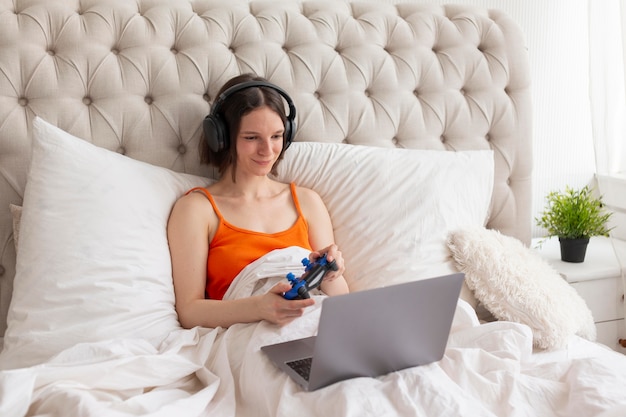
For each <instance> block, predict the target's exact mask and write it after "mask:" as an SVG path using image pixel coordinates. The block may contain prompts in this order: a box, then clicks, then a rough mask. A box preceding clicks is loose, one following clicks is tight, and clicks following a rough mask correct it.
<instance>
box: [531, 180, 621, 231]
mask: <svg viewBox="0 0 626 417" xmlns="http://www.w3.org/2000/svg"><path fill="white" fill-rule="evenodd" d="M546 200H547V201H546V206H545V209H544V211H543V212H542V213H541V217H539V218H536V219H535V220H536V222H537V225H538V226H540V227H542V228H544V229H546V230H547V232H548V236H558V237H561V238H566V239H580V238H589V237H592V236H608V235H609V231H610V230H611V229H609V228H607V223H608V221H609V218H610V217H611V215H612V214H613V213H611V212H607V211H605V210H604V206H603V204H602V197H598V198H596V197H594V196H593V190H592V189H591V188H589V186H585V187H583V188H581V189H580V190H575V189H572V188H570V187H565V191H564V192H558V191H552V192H550V193H548V196H547V197H546Z"/></svg>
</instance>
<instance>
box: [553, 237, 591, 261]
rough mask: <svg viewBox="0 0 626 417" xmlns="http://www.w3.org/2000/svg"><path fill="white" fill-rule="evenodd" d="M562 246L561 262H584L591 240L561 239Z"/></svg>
mask: <svg viewBox="0 0 626 417" xmlns="http://www.w3.org/2000/svg"><path fill="white" fill-rule="evenodd" d="M559 243H560V244H561V260H562V261H563V262H576V263H580V262H584V261H585V254H586V253H587V245H588V244H589V238H581V239H566V238H562V237H560V238H559Z"/></svg>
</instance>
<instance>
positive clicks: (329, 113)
mask: <svg viewBox="0 0 626 417" xmlns="http://www.w3.org/2000/svg"><path fill="white" fill-rule="evenodd" d="M241 72H255V73H257V74H259V75H262V76H265V77H267V78H269V79H270V80H271V81H272V82H275V83H277V84H279V85H281V86H282V87H283V88H285V89H286V90H287V91H288V92H289V94H290V95H291V97H292V98H293V100H294V102H295V104H296V106H297V109H298V113H297V126H298V131H297V135H296V140H297V141H324V142H345V143H350V144H364V145H373V146H381V147H404V148H421V149H446V150H451V151H455V150H467V149H488V148H491V149H493V150H494V151H495V157H496V160H495V165H496V183H495V187H494V195H493V203H492V213H491V218H490V221H489V224H488V226H489V227H491V228H496V229H499V230H500V231H502V232H503V233H506V234H509V235H513V236H516V237H518V238H520V239H521V240H523V241H524V242H529V241H530V228H531V201H530V196H531V192H530V191H531V190H530V187H531V184H530V177H531V166H532V161H531V158H532V152H531V104H530V86H529V67H528V57H527V51H526V47H525V43H524V37H523V34H522V33H521V31H520V29H519V28H518V26H517V25H516V24H515V23H514V22H513V21H511V19H510V18H509V17H508V16H506V15H505V14H503V13H502V12H500V11H497V10H483V9H475V8H468V7H461V6H453V5H450V6H445V7H438V6H432V5H423V4H419V3H406V4H398V5H390V4H383V3H377V2H367V3H346V2H341V1H336V0H332V1H331V0H329V1H326V2H321V1H310V2H304V3H302V4H300V3H298V2H295V1H288V2H279V1H265V2H260V1H259V2H257V1H253V2H251V3H250V4H248V2H247V1H235V0H230V1H228V2H225V1H222V0H135V1H128V0H74V1H68V0H0V251H1V252H0V255H1V258H0V335H1V334H3V333H4V329H5V321H6V313H7V309H8V307H9V302H10V297H11V291H12V281H13V277H14V274H15V256H16V255H15V248H14V244H13V229H12V221H11V214H10V211H9V204H10V203H12V204H15V205H20V204H21V202H22V197H23V193H24V186H25V181H26V174H27V169H28V164H29V155H30V135H31V134H30V124H31V121H32V120H33V118H34V117H35V115H39V116H41V117H42V118H44V119H46V120H47V121H49V122H51V123H53V124H56V125H58V126H59V127H60V128H62V129H64V130H66V131H68V132H70V133H72V134H74V135H76V136H78V137H82V138H85V139H87V140H89V141H91V142H93V143H95V144H97V145H99V146H102V147H104V148H107V149H110V150H115V151H117V152H120V153H123V154H125V155H127V156H129V157H131V158H136V159H140V160H143V161H147V162H150V163H152V164H156V165H161V166H164V167H167V168H171V169H173V170H176V171H183V172H188V173H194V174H202V175H211V172H210V171H209V170H208V169H207V168H206V167H202V166H200V165H199V163H198V157H197V152H196V149H197V144H198V140H199V139H200V134H201V132H200V126H201V121H202V119H203V118H204V116H205V115H206V114H207V113H208V111H209V108H210V104H211V102H212V101H213V99H214V98H215V95H216V93H217V91H218V89H219V88H220V86H221V85H222V84H223V83H224V82H225V81H226V80H227V79H229V78H231V77H232V76H234V75H236V74H238V73H241Z"/></svg>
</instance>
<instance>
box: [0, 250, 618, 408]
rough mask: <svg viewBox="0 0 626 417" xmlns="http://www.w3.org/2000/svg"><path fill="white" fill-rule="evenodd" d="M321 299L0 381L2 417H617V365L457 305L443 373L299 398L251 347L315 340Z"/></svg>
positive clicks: (107, 345)
mask: <svg viewBox="0 0 626 417" xmlns="http://www.w3.org/2000/svg"><path fill="white" fill-rule="evenodd" d="M303 253H305V252H304V249H301V248H288V249H285V250H281V251H276V252H273V253H271V254H268V255H267V256H266V257H264V258H261V259H260V260H259V261H257V262H255V263H254V264H253V265H251V266H249V267H248V268H246V269H245V270H244V271H242V274H240V276H239V277H238V279H237V280H236V283H235V285H233V287H232V289H231V291H229V294H228V296H230V297H239V296H245V295H248V294H250V293H256V292H262V291H265V290H266V289H267V288H268V287H269V286H271V285H273V283H274V282H275V281H276V280H278V279H284V278H283V277H284V275H285V274H286V272H290V271H294V270H296V268H298V267H299V266H300V267H301V265H300V259H301V258H302V255H303ZM321 299H322V297H321V296H316V300H317V301H318V302H317V303H316V305H315V306H314V307H311V308H310V309H308V310H307V312H306V314H305V315H304V316H303V317H302V318H300V319H298V320H297V321H295V322H293V323H291V324H289V325H287V326H285V327H282V328H279V327H277V326H274V325H271V324H268V323H266V322H260V323H254V324H240V325H235V326H231V327H230V328H229V329H227V330H223V329H201V328H195V329H191V330H181V331H176V332H174V333H172V334H171V335H170V337H169V338H168V339H167V340H166V341H165V342H164V343H163V344H162V345H161V346H160V347H159V348H158V349H155V348H154V347H153V346H151V345H150V344H148V343H146V342H143V341H142V340H132V339H127V340H110V341H107V342H103V343H94V344H84V345H77V346H74V347H73V348H71V349H68V350H66V351H64V352H63V353H62V354H61V355H59V356H57V357H55V358H53V359H52V360H50V361H49V362H47V363H46V364H44V365H40V366H36V367H32V368H26V369H17V370H11V371H4V372H1V373H0V415H2V416H23V415H34V416H44V415H47V416H50V415H52V416H56V415H59V416H60V415H64V416H65V415H80V416H103V415H106V416H138V415H149V416H172V415H185V416H199V415H209V414H210V415H237V416H263V415H268V416H292V415H294V410H297V415H298V416H320V415H342V416H368V415H372V416H374V415H375V416H398V415H401V416H432V415H468V416H498V417H502V416H515V417H517V416H538V415H541V416H573V415H580V416H582V415H584V416H596V415H601V414H602V413H605V416H613V415H620V414H618V413H620V412H621V411H623V410H624V407H626V390H624V387H625V386H626V357H624V356H623V355H621V354H619V353H617V352H614V351H611V350H609V349H608V348H605V347H603V346H602V345H598V344H595V343H591V342H588V341H586V340H584V339H581V338H578V337H573V338H572V340H571V341H570V343H569V344H568V346H567V348H566V349H562V350H558V351H552V352H535V353H533V351H532V334H531V331H530V329H529V328H528V327H527V326H525V325H521V324H517V323H512V322H502V321H501V322H494V323H487V324H480V323H479V322H478V319H477V318H476V315H475V313H474V310H473V309H472V308H471V307H470V306H469V304H467V303H465V302H464V301H462V300H460V301H459V303H458V306H457V310H456V315H455V318H454V322H453V327H452V330H451V335H450V339H449V342H448V347H447V349H446V353H445V355H444V358H443V359H442V360H441V361H439V362H436V363H433V364H430V365H427V366H422V367H416V368H410V369H406V370H403V371H400V372H394V373H391V374H388V375H386V376H383V377H380V378H357V379H352V380H348V381H344V382H340V383H337V384H334V385H331V386H329V387H327V388H324V389H320V390H318V391H315V392H310V393H307V392H304V391H302V390H301V389H300V388H299V386H298V385H296V384H295V383H294V382H293V381H291V379H290V378H289V377H288V376H287V375H285V374H283V373H282V372H281V371H279V370H278V369H276V368H275V367H274V366H273V365H272V364H271V363H270V362H269V361H268V360H267V358H266V357H265V356H264V354H263V353H262V352H261V351H260V347H261V346H262V345H265V344H268V343H275V342H278V341H282V340H288V339H293V338H298V337H303V336H309V335H312V334H314V333H315V332H316V329H317V322H318V319H319V312H320V305H321ZM213 413H215V414H213Z"/></svg>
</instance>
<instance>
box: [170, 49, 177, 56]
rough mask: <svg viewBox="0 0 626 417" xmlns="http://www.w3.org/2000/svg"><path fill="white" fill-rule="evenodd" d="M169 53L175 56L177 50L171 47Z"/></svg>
mask: <svg viewBox="0 0 626 417" xmlns="http://www.w3.org/2000/svg"><path fill="white" fill-rule="evenodd" d="M170 52H171V53H173V54H174V55H176V54H177V53H178V49H176V48H174V47H172V48H170Z"/></svg>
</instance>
